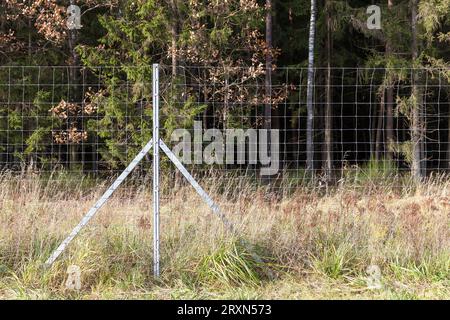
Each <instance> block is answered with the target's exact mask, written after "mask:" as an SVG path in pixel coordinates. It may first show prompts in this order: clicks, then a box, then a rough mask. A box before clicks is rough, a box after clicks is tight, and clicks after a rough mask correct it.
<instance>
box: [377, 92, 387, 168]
mask: <svg viewBox="0 0 450 320" xmlns="http://www.w3.org/2000/svg"><path fill="white" fill-rule="evenodd" d="M384 98H385V90H383V92H382V93H381V97H380V108H379V110H378V116H377V118H376V119H377V136H376V142H375V159H376V160H377V161H378V160H380V159H381V154H382V152H383V141H384V139H383V138H384V135H383V127H384V109H385V102H384Z"/></svg>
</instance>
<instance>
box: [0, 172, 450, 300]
mask: <svg viewBox="0 0 450 320" xmlns="http://www.w3.org/2000/svg"><path fill="white" fill-rule="evenodd" d="M393 181H398V180H395V179H387V180H386V179H385V180H384V181H376V182H373V181H371V180H370V179H369V180H367V181H364V182H363V183H362V185H361V184H360V185H358V186H355V185H354V184H352V183H351V182H348V183H346V182H344V183H343V184H342V185H341V186H339V187H336V188H334V189H333V190H328V191H323V190H321V189H311V188H304V189H302V188H299V189H298V190H297V191H296V192H295V193H292V194H289V195H285V196H281V195H279V194H273V196H269V195H268V194H267V192H263V191H262V190H254V189H252V188H251V187H250V185H248V186H247V185H245V184H244V185H240V187H239V188H235V187H233V186H226V185H225V186H223V185H222V186H221V188H220V190H219V187H217V185H219V184H218V183H217V181H216V183H215V184H214V185H215V186H216V187H215V188H212V187H211V185H206V186H205V188H206V189H207V190H209V191H210V193H211V194H212V196H213V198H215V199H216V200H217V201H218V202H219V203H220V205H221V206H222V208H223V210H224V211H225V212H227V213H228V216H229V218H230V220H231V221H233V222H234V223H235V224H236V227H237V229H238V230H239V235H240V237H242V238H243V239H245V240H246V241H248V242H249V243H251V244H252V245H253V247H254V250H255V251H256V252H258V254H259V255H260V256H262V257H264V260H265V262H266V263H265V264H264V265H261V264H260V263H258V262H257V261H255V259H254V258H253V256H252V254H251V253H250V252H249V250H248V249H247V248H246V247H244V246H242V245H241V244H240V241H239V239H237V238H236V237H235V236H233V235H231V234H229V233H227V231H226V230H224V228H223V226H222V224H221V222H220V221H219V220H218V219H217V218H216V217H215V216H213V215H212V214H211V212H210V211H209V210H208V208H207V206H206V205H205V204H204V203H202V201H201V200H200V199H199V198H198V196H197V195H196V194H195V193H194V192H193V191H192V190H191V189H190V188H189V187H187V186H181V187H179V188H177V189H174V188H170V187H169V186H166V187H165V191H164V193H163V194H164V197H163V198H162V199H161V205H162V208H161V211H162V213H161V236H162V239H161V246H162V247H161V258H162V262H161V267H162V277H161V278H160V279H153V277H152V226H151V198H152V197H151V192H150V190H149V188H148V185H149V184H147V187H143V185H141V186H131V185H129V186H125V187H124V188H122V189H120V191H119V192H118V193H117V194H116V195H115V196H114V197H113V198H112V199H111V201H110V202H109V203H108V204H107V205H106V206H105V207H104V208H103V209H102V210H101V211H100V213H99V214H98V216H97V217H96V218H95V219H94V220H93V221H92V223H91V224H89V225H88V227H87V228H86V229H85V230H84V231H83V232H82V233H81V234H80V236H79V237H78V238H77V239H76V241H74V243H72V244H71V245H70V247H69V250H68V251H67V252H66V253H64V254H63V255H62V256H61V257H60V259H59V260H58V261H57V262H56V263H55V265H54V266H53V267H52V268H51V269H47V270H46V269H43V268H42V264H43V262H44V261H45V260H46V258H47V257H48V256H49V254H50V252H51V250H52V249H54V248H55V247H56V246H57V245H58V244H59V242H60V241H61V240H62V239H63V238H64V237H65V236H66V235H67V233H68V232H69V231H70V230H71V228H72V227H73V226H75V225H76V223H78V221H79V219H80V218H81V217H82V216H83V215H84V214H85V213H86V211H87V210H88V209H89V207H90V206H91V205H92V204H93V203H94V202H95V200H96V198H97V197H98V196H99V195H100V194H101V192H102V191H103V190H104V189H105V188H106V187H107V183H106V182H104V183H103V184H101V185H97V186H96V187H95V188H93V187H91V186H92V183H90V182H86V181H83V180H82V179H80V180H76V181H75V182H72V183H67V181H64V180H58V179H57V180H51V179H50V180H48V179H42V178H40V177H39V176H33V175H32V174H25V175H22V176H18V177H17V176H12V175H9V174H3V175H2V176H1V178H0V299H181V298H183V299H227V298H229V299H365V298H369V299H448V298H450V271H449V270H450V250H449V249H450V228H449V226H450V183H449V181H448V180H445V179H443V178H436V179H430V181H428V182H427V183H424V184H422V185H420V186H418V185H416V184H414V183H413V182H407V181H406V182H402V185H401V186H400V187H398V186H397V185H396V184H395V183H393ZM69 265H77V266H79V267H80V268H81V271H82V277H81V279H82V288H81V290H79V291H72V290H69V289H67V288H66V287H65V280H66V277H67V275H66V270H67V267H68V266H69ZM374 266H376V267H374ZM377 267H378V268H379V269H380V271H381V277H380V278H379V281H378V283H377V286H376V288H370V287H368V279H371V277H370V276H369V274H368V268H369V269H370V268H372V269H373V268H375V269H376V268H377ZM268 269H270V270H272V272H273V274H274V277H273V278H269V277H268V276H267V273H268V272H267V270H268ZM369 272H370V271H369Z"/></svg>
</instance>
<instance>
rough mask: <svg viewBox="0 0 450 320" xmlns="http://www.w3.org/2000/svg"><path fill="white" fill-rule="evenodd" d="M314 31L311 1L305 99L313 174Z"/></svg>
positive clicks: (308, 156)
mask: <svg viewBox="0 0 450 320" xmlns="http://www.w3.org/2000/svg"><path fill="white" fill-rule="evenodd" d="M315 30H316V1H315V0H311V17H310V25H309V41H308V47H309V50H308V51H309V54H308V87H307V94H306V95H307V97H306V108H307V120H306V171H307V172H308V173H310V174H314V137H313V121H314V108H313V95H314V42H315Z"/></svg>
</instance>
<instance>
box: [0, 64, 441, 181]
mask: <svg viewBox="0 0 450 320" xmlns="http://www.w3.org/2000/svg"><path fill="white" fill-rule="evenodd" d="M160 72H161V75H160V96H161V105H160V124H161V138H162V139H163V140H164V141H166V143H167V144H168V146H169V147H170V148H173V151H174V153H176V154H177V155H178V156H179V157H180V158H181V159H182V160H183V162H184V164H185V165H186V166H187V167H188V168H189V169H190V170H191V171H192V172H194V173H196V174H198V175H206V173H208V174H209V173H211V172H214V173H215V174H222V175H234V176H240V177H248V178H249V179H253V180H255V181H259V180H262V181H264V180H265V181H269V182H270V181H274V182H277V181H279V180H280V179H287V180H289V181H291V182H292V181H293V183H292V184H290V186H294V185H295V184H296V183H297V182H298V183H302V182H303V181H304V180H305V177H308V176H309V173H313V174H314V175H315V176H316V177H318V179H324V180H326V181H330V182H333V181H337V180H339V179H341V178H342V177H344V176H346V175H349V174H353V173H361V172H362V173H367V174H368V175H370V174H371V172H376V173H380V172H381V174H382V175H384V174H386V173H387V174H404V175H407V174H409V172H410V171H411V168H412V167H413V163H414V161H417V162H418V163H419V164H420V171H421V175H423V176H427V175H430V174H431V173H446V172H449V169H450V130H449V126H450V85H449V80H450V71H449V70H440V69H405V68H403V69H384V68H333V69H321V68H316V69H314V81H313V84H314V98H313V110H314V112H313V114H310V115H309V116H310V117H312V123H313V127H312V130H311V131H308V130H307V119H308V114H307V108H306V101H307V99H306V92H307V70H306V69H304V68H294V67H290V68H276V69H274V70H271V71H270V73H269V75H268V74H267V72H266V70H264V69H263V68H262V67H261V68H259V67H239V68H232V67H227V66H222V67H218V66H214V67H192V66H186V67H177V68H173V67H171V66H161V71H160ZM151 79H152V66H151V65H149V66H145V65H143V66H132V67H129V66H121V67H95V68H86V67H67V66H59V67H52V66H30V67H15V66H2V67H0V167H1V168H2V169H3V170H12V171H21V170H24V169H26V168H28V169H29V170H34V171H38V172H53V171H66V172H75V173H81V174H90V175H97V176H111V175H114V174H115V173H116V172H120V171H122V170H123V169H124V168H125V167H126V165H127V164H128V163H129V162H130V161H131V160H132V159H133V158H134V157H135V155H136V154H137V153H138V152H139V150H140V149H141V148H142V146H143V145H145V144H146V143H147V142H148V141H149V140H150V138H151V136H152V81H151ZM308 135H311V137H312V141H313V142H312V144H313V146H312V148H313V151H314V158H313V166H312V168H313V170H312V172H307V171H306V170H305V169H306V167H307V165H306V149H307V144H306V141H307V136H308ZM147 158H148V160H151V155H149V156H147ZM148 163H149V162H148V161H147V164H145V163H144V164H143V165H142V166H141V169H142V170H141V172H147V170H146V166H147V165H148ZM162 170H163V172H164V171H165V172H167V173H168V174H169V173H173V172H174V169H173V168H172V167H171V166H169V165H164V163H163V164H162Z"/></svg>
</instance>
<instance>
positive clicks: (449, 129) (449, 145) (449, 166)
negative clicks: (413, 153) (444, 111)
mask: <svg viewBox="0 0 450 320" xmlns="http://www.w3.org/2000/svg"><path fill="white" fill-rule="evenodd" d="M447 100H448V122H447V136H448V139H447V169H449V170H450V91H449V92H447Z"/></svg>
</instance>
